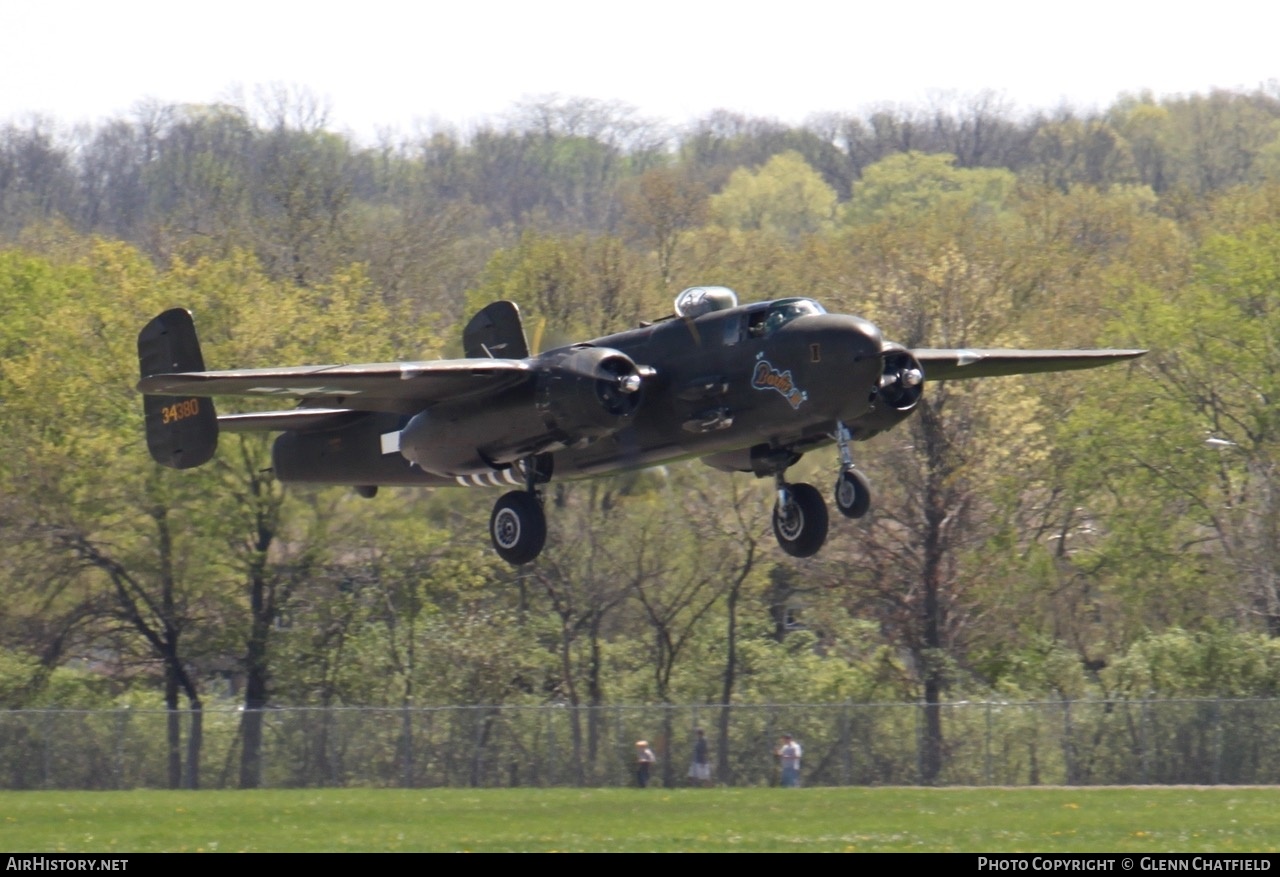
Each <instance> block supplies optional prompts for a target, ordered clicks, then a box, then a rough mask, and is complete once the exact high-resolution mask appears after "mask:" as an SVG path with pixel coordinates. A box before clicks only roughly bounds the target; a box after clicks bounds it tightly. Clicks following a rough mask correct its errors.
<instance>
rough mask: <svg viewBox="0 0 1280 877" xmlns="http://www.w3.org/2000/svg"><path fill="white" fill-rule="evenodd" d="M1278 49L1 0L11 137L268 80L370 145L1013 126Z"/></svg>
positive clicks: (653, 10) (784, 8) (1155, 35)
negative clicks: (991, 100)
mask: <svg viewBox="0 0 1280 877" xmlns="http://www.w3.org/2000/svg"><path fill="white" fill-rule="evenodd" d="M1278 34H1280V3H1275V2H1268V0H1247V2H1241V0H1218V2H1215V3H1200V4H1194V5H1192V4H1190V3H1185V4H1179V3H1166V2H1162V3H1156V2H1130V0H1110V2H1100V0H1074V2H1061V3H1050V2H1032V0H1020V2H1005V0H970V2H967V3H966V2H957V0H949V2H940V0H914V2H885V0H879V2H875V3H870V2H862V0H788V2H780V3H779V2H774V3H758V2H752V0H734V2H722V0H641V2H637V3H604V2H601V0H591V2H587V0H522V2H509V0H487V2H481V3H470V2H457V0H455V2H440V0H425V2H424V0H417V2H414V0H400V2H386V0H365V2H359V3H350V2H348V3H341V4H339V3H332V2H326V0H310V2H305V3H302V2H294V0H220V2H218V3H182V2H175V0H115V2H105V0H62V2H59V0H47V2H39V0H0V121H9V120H22V119H24V118H26V116H27V114H29V113H42V114H46V115H49V116H52V117H53V118H55V119H56V120H58V121H60V122H63V123H67V124H71V123H75V122H81V121H95V120H99V119H101V118H103V117H106V116H114V115H120V114H125V113H127V112H129V111H130V109H131V108H133V107H134V106H135V105H136V104H137V103H139V102H140V101H143V100H145V99H155V100H159V101H162V102H166V103H167V102H180V103H210V102H214V101H217V100H221V99H227V98H231V97H233V96H234V95H235V93H236V89H237V88H239V90H240V93H242V94H244V95H247V96H250V97H251V96H252V95H253V93H254V91H255V89H256V88H258V87H259V86H262V85H272V84H275V85H287V86H290V87H301V88H303V89H305V90H307V91H308V92H309V93H311V94H313V95H314V96H316V97H317V98H319V99H321V100H322V101H323V102H324V103H325V104H326V105H327V106H328V107H329V110H330V113H329V119H330V127H331V128H334V129H336V130H347V131H350V132H351V133H353V134H355V135H357V136H359V137H360V138H362V139H366V140H368V139H372V138H373V137H374V136H375V133H376V132H377V131H378V130H379V129H391V130H393V131H396V132H401V133H409V132H411V131H413V130H414V127H415V125H416V124H417V123H418V122H420V121H426V122H437V123H438V122H446V123H452V124H456V125H459V126H462V127H464V128H465V127H466V126H467V125H468V124H470V123H474V122H476V121H480V120H483V119H485V118H489V117H493V116H497V115H500V114H501V113H503V112H504V111H506V110H509V109H510V108H511V107H512V105H513V104H514V103H515V102H517V101H519V100H521V99H523V98H527V97H531V96H538V95H546V94H552V93H557V94H560V95H571V96H582V97H592V98H600V99H604V100H617V101H622V102H624V103H626V104H630V105H632V106H634V107H636V108H637V109H638V110H639V111H640V113H641V114H642V115H645V116H650V117H653V118H657V119H661V120H665V121H667V122H671V123H674V124H680V123H684V122H687V121H689V120H691V119H693V118H695V117H697V116H699V115H702V114H704V113H706V112H707V111H709V110H712V109H717V108H725V109H731V110H737V111H741V112H744V113H747V114H750V115H759V116H769V117H774V118H777V119H779V120H781V121H786V122H799V121H803V120H804V119H805V118H806V117H807V116H809V115H810V114H812V113H815V112H823V111H841V112H862V111H865V110H867V109H869V108H873V107H876V106H880V105H884V104H891V105H909V106H911V105H925V104H927V103H928V102H929V101H930V100H931V99H936V98H937V96H938V94H939V93H945V92H952V93H955V94H959V95H961V96H971V95H975V94H977V93H980V92H983V91H987V90H990V91H992V92H994V93H995V94H996V95H998V96H1000V97H1001V98H1002V99H1003V100H1004V101H1006V102H1007V104H1008V105H1009V107H1010V109H1012V110H1015V111H1017V110H1032V109H1053V108H1054V107H1057V106H1058V105H1060V104H1061V103H1063V102H1067V103H1070V104H1071V105H1073V106H1075V107H1077V108H1079V109H1090V108H1099V107H1105V106H1107V105H1108V104H1110V103H1111V102H1112V101H1113V100H1114V99H1115V98H1116V97H1117V96H1118V95H1119V94H1121V93H1122V92H1137V91H1140V90H1143V89H1149V90H1151V91H1153V92H1154V93H1155V94H1156V95H1157V96H1163V95H1169V94H1176V93H1189V92H1207V91H1208V90H1210V89H1211V88H1213V87H1222V88H1233V89H1254V88H1257V87H1259V86H1261V85H1263V84H1264V83H1267V82H1268V81H1272V82H1275V81H1276V80H1280V51H1278V50H1277V35H1278ZM1277 88H1278V90H1280V87H1277Z"/></svg>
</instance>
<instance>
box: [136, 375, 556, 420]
mask: <svg viewBox="0 0 1280 877" xmlns="http://www.w3.org/2000/svg"><path fill="white" fill-rule="evenodd" d="M532 375H533V370H532V368H531V367H530V366H529V364H528V363H527V362H524V361H522V360H514V359H483V360H480V359H449V360H439V361H436V362H392V363H370V364H366V365H318V366H304V367H301V368H263V369H243V370H238V371H200V372H175V373H171V374H155V375H148V376H147V377H144V378H143V379H142V380H141V381H139V382H138V390H139V391H140V392H142V393H146V394H148V395H164V396H181V395H193V396H259V397H266V396H282V397H295V398H300V399H303V400H305V402H304V403H303V404H304V406H305V409H303V410H306V409H319V408H321V407H328V408H331V409H339V410H345V411H389V412H396V413H415V412H417V411H420V410H421V409H422V408H423V407H425V406H426V405H430V404H432V403H435V402H441V401H444V400H446V399H463V398H468V397H473V396H482V395H486V394H490V393H496V392H499V391H501V390H504V389H506V388H508V387H511V386H514V385H516V384H519V383H521V382H523V381H525V380H528V379H530V378H531V377H532ZM287 413H289V412H273V413H265V414H263V415H243V417H245V418H254V417H255V416H256V417H258V418H259V420H258V422H259V423H266V422H267V418H269V417H272V416H275V417H278V416H279V415H281V414H287ZM333 414H334V412H332V411H331V412H330V413H329V415H327V416H332V415H333ZM295 416H299V417H300V416H301V415H295ZM308 416H311V417H313V418H315V417H321V416H322V415H320V414H318V413H317V412H315V411H309V412H308ZM223 422H224V425H226V426H227V428H231V429H234V428H236V424H235V423H233V422H225V421H223ZM253 423H254V421H253V420H252V419H248V420H243V421H240V423H239V425H240V427H241V428H242V429H245V428H247V429H258V428H276V427H266V426H256V425H250V424H253ZM290 428H292V427H290Z"/></svg>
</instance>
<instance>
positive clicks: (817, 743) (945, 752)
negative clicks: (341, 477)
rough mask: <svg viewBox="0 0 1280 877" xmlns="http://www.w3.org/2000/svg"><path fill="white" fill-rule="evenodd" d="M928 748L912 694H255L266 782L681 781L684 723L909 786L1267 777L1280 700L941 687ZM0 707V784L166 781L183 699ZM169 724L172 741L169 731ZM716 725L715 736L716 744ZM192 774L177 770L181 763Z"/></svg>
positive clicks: (228, 715)
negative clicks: (354, 699)
mask: <svg viewBox="0 0 1280 877" xmlns="http://www.w3.org/2000/svg"><path fill="white" fill-rule="evenodd" d="M936 708H937V709H939V710H940V713H941V726H942V739H941V745H940V746H931V745H930V744H931V741H929V740H926V727H927V723H926V721H925V719H926V716H925V711H926V709H927V707H925V706H924V705H923V704H857V703H844V704H774V705H758V706H757V705H742V706H733V707H727V708H724V707H717V706H703V705H680V706H606V707H595V708H578V709H571V708H568V707H563V706H541V707H518V706H488V707H436V708H413V709H355V708H353V709H304V708H298V709H292V708H290V709H270V710H265V711H264V712H263V725H264V732H263V748H262V752H261V760H260V767H259V768H258V769H259V771H260V776H259V777H258V781H259V783H260V785H262V786H264V787H276V788H285V787H306V786H368V787H379V786H382V787H397V786H399V787H432V786H463V787H466V786H471V787H506V786H572V785H584V786H621V785H627V784H629V783H630V782H631V781H632V760H633V757H634V748H635V742H636V741H637V740H639V739H645V740H647V741H649V744H650V746H651V747H652V748H653V749H654V750H655V752H656V753H657V755H658V760H659V763H658V765H657V766H656V767H655V770H654V782H655V784H658V785H684V784H686V783H687V782H688V781H687V780H686V779H685V775H686V772H687V770H688V767H689V759H690V756H691V753H692V745H693V738H694V734H693V731H694V729H695V728H702V729H704V731H705V732H706V736H707V739H708V741H709V742H710V743H711V750H712V751H711V762H712V768H713V772H714V773H715V778H716V781H717V782H718V783H723V784H729V785H739V786H760V785H769V784H776V783H777V781H778V776H777V770H778V768H777V763H776V759H775V758H774V755H773V753H774V751H775V749H776V747H777V745H778V739H779V737H780V735H782V734H783V733H788V734H792V735H794V736H795V737H796V739H797V740H798V741H799V742H800V743H801V744H802V745H803V747H804V759H803V766H802V771H801V776H802V782H803V784H805V785H913V784H918V783H921V782H924V781H926V779H927V778H926V777H925V775H924V772H923V771H924V767H923V766H924V764H926V763H927V759H926V753H927V752H932V751H938V752H940V755H941V757H940V763H941V770H940V771H939V772H938V773H937V775H936V777H935V778H934V779H933V780H932V781H933V782H935V783H937V784H941V785H1038V784H1068V785H1070V784H1078V785H1106V784H1116V783H1159V784H1165V783H1224V784H1245V783H1248V784H1272V783H1280V700H1178V701H1169V700H1161V701H1156V700H1150V701H1056V702H1039V703H1003V702H994V701H993V702H978V703H950V704H943V705H941V706H940V707H936ZM242 716H243V713H242V712H240V711H238V710H213V709H209V710H205V711H204V713H203V721H202V722H201V723H200V724H201V746H200V751H199V758H198V765H199V770H198V775H199V776H198V781H199V785H200V786H201V787H202V788H226V787H233V786H236V785H238V784H239V783H240V776H241V774H240V761H241V755H242V752H241V750H242V745H243V741H242V738H241V734H240V725H241V717H242ZM171 718H172V717H171V716H170V714H169V713H167V712H165V711H163V710H156V711H149V710H146V711H144V710H129V709H124V710H107V711H76V710H14V711H7V712H0V788H6V789H131V788H142V787H152V788H163V787H165V786H167V785H168V784H169V775H170V773H169V772H170V769H171V768H170V765H171V763H175V762H178V761H182V762H185V760H186V750H185V747H186V744H187V738H188V734H189V730H190V727H191V716H190V714H189V713H186V712H181V713H179V714H178V715H177V719H178V722H177V731H178V732H179V733H178V734H175V733H174V726H173V725H171V723H170V719H171ZM179 738H180V740H181V743H180V745H179V746H178V747H176V748H175V749H174V750H173V752H172V753H171V751H170V741H171V740H174V739H179ZM722 741H727V745H722ZM184 772H185V773H186V774H187V777H186V779H189V775H190V769H189V767H184Z"/></svg>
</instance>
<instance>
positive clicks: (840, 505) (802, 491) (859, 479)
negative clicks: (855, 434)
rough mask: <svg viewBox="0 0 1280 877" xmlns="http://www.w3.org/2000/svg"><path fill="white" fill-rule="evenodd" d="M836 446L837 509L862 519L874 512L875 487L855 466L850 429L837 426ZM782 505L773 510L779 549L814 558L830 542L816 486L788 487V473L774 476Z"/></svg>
mask: <svg viewBox="0 0 1280 877" xmlns="http://www.w3.org/2000/svg"><path fill="white" fill-rule="evenodd" d="M836 427H837V428H836V436H835V438H836V446H837V448H838V449H839V451H840V474H839V476H837V478H836V487H835V504H836V509H837V510H838V511H839V512H840V514H842V515H844V516H845V517H846V518H860V517H862V516H863V515H865V514H866V513H867V510H868V509H870V508H871V485H870V484H869V483H868V481H867V477H866V476H865V475H863V474H862V473H861V472H860V471H858V470H857V469H855V468H854V466H853V457H852V455H850V453H849V440H850V436H849V429H848V427H846V426H845V425H844V424H843V423H837V424H836ZM774 481H775V483H776V484H777V490H778V501H777V502H776V503H775V504H774V506H773V535H774V536H776V537H777V539H778V545H779V546H780V547H781V548H782V550H783V551H785V552H786V553H787V554H790V555H791V556H792V557H812V556H813V555H814V554H817V553H818V550H819V549H820V548H822V544H823V543H824V542H826V541H827V529H828V524H829V521H828V518H827V506H826V503H824V502H823V500H822V494H821V493H819V492H818V489H817V488H816V487H814V486H813V485H812V484H803V483H801V484H788V483H787V481H786V479H785V477H784V473H783V472H782V471H779V472H777V473H776V474H775V475H774Z"/></svg>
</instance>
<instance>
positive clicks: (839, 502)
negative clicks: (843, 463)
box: [836, 469, 871, 518]
mask: <svg viewBox="0 0 1280 877" xmlns="http://www.w3.org/2000/svg"><path fill="white" fill-rule="evenodd" d="M836 508H837V509H839V510H840V514H842V515H844V516H845V517H846V518H860V517H862V516H863V515H865V514H866V513H867V510H868V509H870V508H871V483H870V482H869V481H867V476H865V475H863V474H862V473H861V472H859V471H858V470H857V469H845V470H844V471H843V472H841V473H840V477H839V478H837V479H836Z"/></svg>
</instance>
